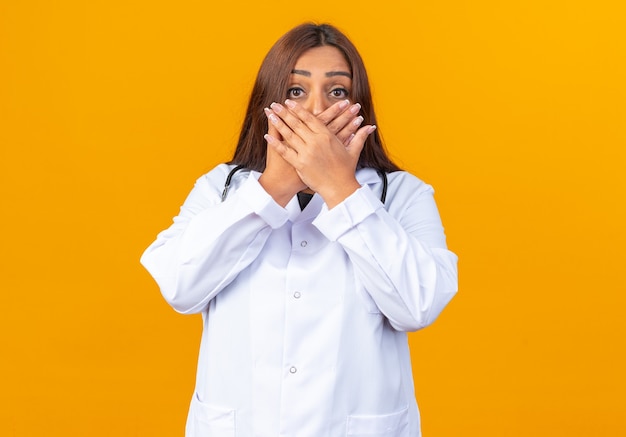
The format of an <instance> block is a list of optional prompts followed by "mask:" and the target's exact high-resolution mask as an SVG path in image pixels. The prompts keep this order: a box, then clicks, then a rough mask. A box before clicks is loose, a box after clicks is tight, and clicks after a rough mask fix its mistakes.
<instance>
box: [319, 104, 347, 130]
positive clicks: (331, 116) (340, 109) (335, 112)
mask: <svg viewBox="0 0 626 437" xmlns="http://www.w3.org/2000/svg"><path fill="white" fill-rule="evenodd" d="M348 106H350V100H348V99H346V100H342V101H340V102H337V103H335V104H333V105H331V106H330V107H329V108H327V109H326V110H325V111H324V112H322V113H321V114H319V115H318V116H317V118H318V119H319V120H321V121H322V123H324V124H325V125H326V126H328V125H329V123H331V122H332V121H333V120H335V119H336V118H337V117H338V116H339V115H341V114H343V113H344V112H345V110H346V108H347V107H348ZM331 131H332V129H331ZM333 133H337V132H333Z"/></svg>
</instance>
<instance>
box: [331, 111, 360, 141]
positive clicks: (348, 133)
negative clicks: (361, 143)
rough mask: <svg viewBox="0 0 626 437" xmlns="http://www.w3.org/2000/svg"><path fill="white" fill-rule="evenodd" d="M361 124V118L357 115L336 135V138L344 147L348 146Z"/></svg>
mask: <svg viewBox="0 0 626 437" xmlns="http://www.w3.org/2000/svg"><path fill="white" fill-rule="evenodd" d="M361 123H363V117H362V116H360V115H359V116H358V117H356V118H355V119H354V120H352V121H351V122H350V123H348V125H347V126H346V127H344V128H343V129H342V130H341V131H340V132H339V133H338V134H337V138H339V140H340V141H341V142H342V143H343V144H344V145H347V144H350V141H352V138H354V134H355V133H356V131H357V129H358V128H359V126H361Z"/></svg>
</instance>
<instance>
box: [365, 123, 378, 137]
mask: <svg viewBox="0 0 626 437" xmlns="http://www.w3.org/2000/svg"><path fill="white" fill-rule="evenodd" d="M375 130H376V125H375V124H373V125H371V126H370V127H368V128H367V133H368V135H369V134H371V133H372V132H374V131H375Z"/></svg>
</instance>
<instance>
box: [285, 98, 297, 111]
mask: <svg viewBox="0 0 626 437" xmlns="http://www.w3.org/2000/svg"><path fill="white" fill-rule="evenodd" d="M285 105H286V106H287V108H289V109H293V108H295V107H296V102H294V101H292V100H289V99H287V100H285Z"/></svg>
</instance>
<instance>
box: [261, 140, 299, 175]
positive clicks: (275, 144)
mask: <svg viewBox="0 0 626 437" xmlns="http://www.w3.org/2000/svg"><path fill="white" fill-rule="evenodd" d="M263 138H265V141H267V144H268V145H269V146H270V147H272V148H273V149H274V150H275V151H276V152H277V153H278V154H279V155H280V156H282V158H283V159H284V160H285V161H287V162H288V163H289V164H291V165H292V166H293V167H294V168H295V164H296V160H297V158H298V153H297V152H296V151H295V150H294V149H292V148H291V147H289V146H287V145H286V144H285V143H283V142H282V141H278V139H276V138H275V137H273V136H272V135H270V134H265V135H264V136H263Z"/></svg>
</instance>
